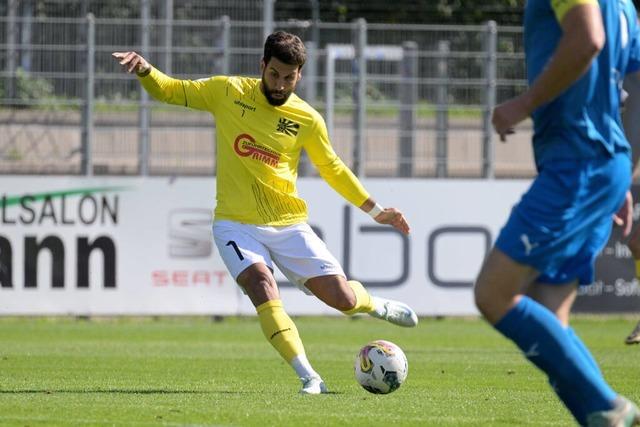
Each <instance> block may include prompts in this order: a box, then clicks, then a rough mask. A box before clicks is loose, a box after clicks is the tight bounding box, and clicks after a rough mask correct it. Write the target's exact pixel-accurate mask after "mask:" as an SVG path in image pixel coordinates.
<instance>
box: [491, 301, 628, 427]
mask: <svg viewBox="0 0 640 427" xmlns="http://www.w3.org/2000/svg"><path fill="white" fill-rule="evenodd" d="M494 326H495V328H496V329H497V330H498V331H500V332H501V333H502V334H503V335H505V336H506V337H507V338H509V339H511V340H512V341H513V342H515V343H516V345H517V346H518V347H520V349H521V350H522V351H523V352H524V355H525V357H526V358H527V359H529V360H530V361H531V362H532V363H533V364H534V365H536V366H537V367H538V368H540V369H541V370H542V371H544V372H545V373H546V374H547V375H548V377H549V381H550V383H551V384H552V385H554V387H555V388H559V391H560V393H558V397H560V399H561V400H562V401H563V403H565V405H566V406H567V408H568V409H569V410H570V411H571V413H572V414H574V411H575V412H576V413H578V414H579V415H580V414H582V413H584V414H589V413H591V412H596V411H606V410H609V409H611V408H612V407H613V400H614V399H615V398H616V393H615V392H614V391H613V390H612V389H611V387H609V385H608V384H607V383H606V382H605V381H604V378H603V377H602V375H601V374H600V373H599V371H596V370H595V369H594V368H593V365H592V363H595V362H593V361H592V360H593V359H592V358H587V357H585V355H584V354H583V352H582V351H581V350H580V348H579V346H578V345H576V344H575V340H574V339H573V338H571V336H570V335H571V334H569V333H567V331H566V330H565V328H564V327H563V326H562V325H561V324H560V321H559V320H558V319H557V318H556V317H555V315H554V314H553V313H551V312H550V311H549V310H548V309H547V308H545V307H544V306H542V305H540V304H538V303H537V302H535V301H533V300H532V299H531V298H529V297H526V296H525V297H522V298H521V299H520V301H519V302H518V303H517V304H516V305H515V306H514V307H513V308H512V309H511V310H510V311H509V312H508V313H507V314H505V315H504V317H503V318H502V319H500V321H499V322H498V323H496V324H495V325H494ZM576 339H577V337H576ZM555 388H554V390H555ZM567 393H570V394H569V395H567ZM567 396H569V397H567ZM565 399H567V400H565ZM576 402H579V403H580V404H579V406H577V404H576ZM574 416H575V414H574ZM580 418H582V416H580ZM576 419H577V420H578V422H580V420H579V419H578V418H576Z"/></svg>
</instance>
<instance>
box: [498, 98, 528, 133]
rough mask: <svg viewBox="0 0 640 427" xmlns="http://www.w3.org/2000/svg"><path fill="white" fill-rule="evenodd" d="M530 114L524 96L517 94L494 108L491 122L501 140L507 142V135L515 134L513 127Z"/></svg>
mask: <svg viewBox="0 0 640 427" xmlns="http://www.w3.org/2000/svg"><path fill="white" fill-rule="evenodd" d="M527 116H529V108H528V106H527V102H526V100H525V97H524V96H522V95H521V96H517V97H515V98H512V99H510V100H508V101H507V102H504V103H502V104H500V105H498V106H496V107H495V108H494V109H493V114H492V115H491V123H492V124H493V128H494V129H495V130H496V132H497V133H498V135H500V141H502V142H505V141H506V140H507V135H511V134H513V133H514V132H515V131H514V130H513V127H514V126H515V125H517V124H518V123H520V122H521V121H523V120H524V119H526V118H527Z"/></svg>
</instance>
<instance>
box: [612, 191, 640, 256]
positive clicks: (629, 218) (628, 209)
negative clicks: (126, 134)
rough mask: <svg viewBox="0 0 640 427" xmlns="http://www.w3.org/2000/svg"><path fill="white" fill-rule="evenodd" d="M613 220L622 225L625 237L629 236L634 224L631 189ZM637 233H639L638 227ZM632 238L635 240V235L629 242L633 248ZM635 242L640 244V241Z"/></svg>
mask: <svg viewBox="0 0 640 427" xmlns="http://www.w3.org/2000/svg"><path fill="white" fill-rule="evenodd" d="M613 222H615V223H616V225H618V226H620V227H622V236H623V237H627V236H628V235H629V234H630V233H631V226H632V225H633V197H632V196H631V191H627V195H626V196H625V198H624V203H623V204H622V207H621V208H620V209H619V210H618V212H617V213H616V214H615V215H613ZM635 234H638V230H637V227H636V231H635ZM636 239H638V240H640V236H638V237H636ZM631 240H633V237H632V238H631V239H630V241H629V243H627V245H628V246H629V249H631V245H630V243H631ZM633 244H635V245H638V246H640V242H637V243H635V242H634V243H633ZM639 255H640V253H639Z"/></svg>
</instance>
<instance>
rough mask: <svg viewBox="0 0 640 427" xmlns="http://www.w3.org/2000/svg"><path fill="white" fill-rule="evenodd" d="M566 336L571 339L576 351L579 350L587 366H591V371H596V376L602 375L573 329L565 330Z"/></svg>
mask: <svg viewBox="0 0 640 427" xmlns="http://www.w3.org/2000/svg"><path fill="white" fill-rule="evenodd" d="M567 334H569V337H570V338H571V341H573V344H575V346H576V347H578V350H580V352H581V353H582V355H583V356H584V357H585V358H586V359H587V361H588V362H589V365H591V369H593V370H594V371H596V372H597V373H598V374H600V375H602V372H601V371H600V367H599V366H598V363H597V362H596V359H594V358H593V356H592V355H591V352H590V351H589V349H588V348H587V346H586V345H584V343H583V342H582V340H581V339H580V337H579V336H577V335H576V333H575V331H574V330H573V328H571V326H569V327H568V328H567Z"/></svg>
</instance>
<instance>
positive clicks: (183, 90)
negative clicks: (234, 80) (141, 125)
mask: <svg viewBox="0 0 640 427" xmlns="http://www.w3.org/2000/svg"><path fill="white" fill-rule="evenodd" d="M111 56H113V58H115V59H116V60H117V61H118V63H119V64H120V65H121V66H122V67H123V69H124V70H125V71H126V72H128V73H131V74H133V73H135V74H136V75H137V76H138V79H139V80H140V83H141V84H142V86H143V87H144V88H145V90H146V91H147V92H149V94H150V95H151V96H152V97H154V98H155V99H157V100H158V101H162V102H166V103H167V104H174V105H180V106H183V107H189V108H194V109H196V110H203V111H211V106H210V102H209V101H210V99H211V96H210V93H209V92H208V90H207V88H206V86H207V83H206V82H204V81H200V80H198V81H192V80H179V79H175V78H173V77H169V76H167V75H166V74H164V73H162V72H161V71H160V70H158V69H157V68H154V67H153V66H152V65H151V64H150V63H149V62H148V61H147V60H146V59H144V58H143V57H142V55H140V54H138V53H136V52H113V53H112V54H111Z"/></svg>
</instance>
